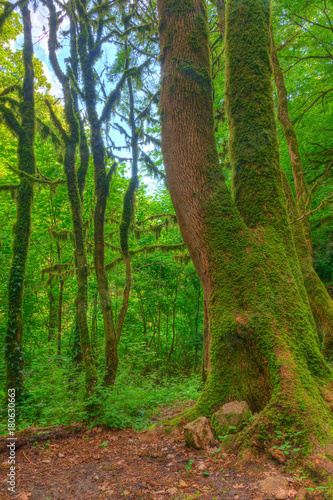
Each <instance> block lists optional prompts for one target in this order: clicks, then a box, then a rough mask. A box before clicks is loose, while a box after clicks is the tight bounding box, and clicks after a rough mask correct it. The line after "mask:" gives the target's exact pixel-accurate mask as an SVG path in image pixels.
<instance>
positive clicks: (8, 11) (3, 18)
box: [0, 0, 26, 34]
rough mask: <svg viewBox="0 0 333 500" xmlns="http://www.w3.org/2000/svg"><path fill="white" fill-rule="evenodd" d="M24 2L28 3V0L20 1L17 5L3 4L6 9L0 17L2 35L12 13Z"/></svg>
mask: <svg viewBox="0 0 333 500" xmlns="http://www.w3.org/2000/svg"><path fill="white" fill-rule="evenodd" d="M24 2H26V0H19V1H18V2H16V3H10V2H1V4H2V5H4V6H5V8H4V11H3V13H2V14H1V15H0V34H1V32H2V28H3V25H4V24H5V22H6V20H7V19H8V18H9V16H10V15H11V13H12V12H13V11H14V10H15V9H16V7H18V6H19V5H21V4H22V3H24Z"/></svg>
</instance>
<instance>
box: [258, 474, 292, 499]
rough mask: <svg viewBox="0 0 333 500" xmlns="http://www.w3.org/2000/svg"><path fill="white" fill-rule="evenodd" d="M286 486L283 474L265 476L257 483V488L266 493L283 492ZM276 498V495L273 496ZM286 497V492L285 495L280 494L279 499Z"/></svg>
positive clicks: (286, 482)
mask: <svg viewBox="0 0 333 500" xmlns="http://www.w3.org/2000/svg"><path fill="white" fill-rule="evenodd" d="M287 486H288V479H286V478H285V477H283V476H272V477H267V478H266V479H264V480H263V481H259V483H258V488H259V490H260V491H263V492H264V493H268V494H270V495H274V496H275V495H276V494H280V495H282V494H283V491H287V490H286V488H287ZM275 498H276V497H275ZM284 498H288V492H287V496H285V497H283V496H280V497H279V499H282V500H283V499H284Z"/></svg>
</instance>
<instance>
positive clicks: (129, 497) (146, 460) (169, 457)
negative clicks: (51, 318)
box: [0, 410, 323, 500]
mask: <svg viewBox="0 0 333 500" xmlns="http://www.w3.org/2000/svg"><path fill="white" fill-rule="evenodd" d="M162 414H163V416H165V415H166V414H167V410H166V411H164V412H163V411H162ZM16 458H17V469H16V471H17V483H16V493H15V494H12V493H8V492H7V491H6V489H7V485H6V483H5V482H4V478H5V477H6V474H7V473H8V470H7V469H8V463H7V457H5V453H2V454H1V455H0V462H1V468H0V471H1V475H2V480H1V485H0V500H7V499H13V498H15V499H17V500H51V499H52V500H53V499H57V500H88V499H89V500H95V499H96V500H97V499H98V500H192V499H193V500H194V499H200V500H220V499H221V500H222V499H223V500H229V499H230V500H231V499H233V500H250V499H251V500H252V499H253V500H254V499H256V500H274V499H277V498H281V499H286V498H296V497H297V496H298V495H299V498H311V499H316V500H317V499H318V500H319V499H321V498H323V497H322V496H320V493H319V492H316V491H313V492H311V491H309V490H306V489H305V488H306V487H309V488H310V489H311V487H312V488H313V489H315V486H314V485H313V484H311V482H310V481H309V480H307V479H305V478H304V474H303V471H301V470H300V471H298V472H297V473H295V472H294V473H291V472H290V471H288V469H287V468H285V467H282V466H281V465H280V464H278V463H277V462H274V461H273V460H269V459H267V458H264V457H261V458H256V457H255V456H254V455H253V454H250V455H249V456H247V457H245V458H244V457H243V460H242V461H240V460H239V459H237V457H235V456H234V455H228V454H226V453H221V452H220V451H218V448H216V447H215V448H210V449H208V450H205V451H202V450H194V449H191V448H188V447H187V446H186V444H185V439H184V434H183V433H182V430H181V429H179V430H175V431H173V432H171V433H170V434H166V433H165V431H163V429H161V428H159V429H155V430H152V431H141V432H134V431H133V430H110V429H106V428H101V427H94V428H93V429H91V430H89V429H87V428H83V427H81V430H80V431H79V432H78V433H75V434H73V435H71V436H68V437H63V438H58V439H52V438H51V439H50V440H48V441H47V442H46V443H44V442H39V443H34V444H33V443H31V444H29V445H26V446H22V447H21V448H19V449H18V450H17V452H16ZM281 476H283V478H284V481H285V482H286V481H288V485H287V486H285V489H284V494H283V493H282V496H281V495H280V496H279V495H278V494H277V495H275V494H267V493H263V492H262V491H260V481H262V480H265V479H266V480H267V478H271V477H275V478H277V479H279V478H281ZM300 490H302V491H300ZM286 491H287V496H286ZM305 494H306V496H302V495H305ZM283 495H284V496H283Z"/></svg>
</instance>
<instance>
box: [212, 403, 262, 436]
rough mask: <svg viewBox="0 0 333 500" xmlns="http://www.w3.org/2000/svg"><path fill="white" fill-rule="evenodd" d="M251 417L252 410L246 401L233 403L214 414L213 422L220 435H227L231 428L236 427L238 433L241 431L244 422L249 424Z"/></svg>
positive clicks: (227, 404)
mask: <svg viewBox="0 0 333 500" xmlns="http://www.w3.org/2000/svg"><path fill="white" fill-rule="evenodd" d="M251 415H252V413H251V410H250V408H249V406H248V404H247V403H246V402H245V401H241V402H239V401H232V402H231V403H226V404H225V405H223V406H222V408H221V409H220V410H219V411H217V412H216V413H214V415H213V418H212V422H213V426H214V427H215V428H217V429H218V430H219V432H220V434H221V435H225V434H227V433H228V431H229V427H230V426H232V427H235V428H236V430H237V431H238V430H240V429H241V427H242V424H243V422H247V421H248V420H249V418H250V417H251Z"/></svg>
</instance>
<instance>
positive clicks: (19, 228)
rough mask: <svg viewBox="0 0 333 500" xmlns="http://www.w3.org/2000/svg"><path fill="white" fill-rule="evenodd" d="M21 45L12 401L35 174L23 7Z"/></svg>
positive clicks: (9, 348)
mask: <svg viewBox="0 0 333 500" xmlns="http://www.w3.org/2000/svg"><path fill="white" fill-rule="evenodd" d="M21 13H22V21H23V32H24V44H23V64H24V80H23V88H22V96H21V103H20V110H19V113H20V123H18V122H17V123H16V119H15V117H14V116H13V119H14V120H15V123H16V125H15V129H16V130H15V131H16V134H17V137H18V148H17V159H18V170H19V171H20V172H22V176H21V178H20V185H19V188H18V189H17V197H16V220H15V226H14V231H13V233H14V239H13V246H12V262H11V266H10V273H9V281H8V298H9V302H8V324H7V333H6V351H5V357H6V367H7V388H14V389H16V398H17V400H19V399H20V397H21V396H22V393H23V352H22V334H23V318H22V307H23V289H24V276H25V270H26V262H27V258H28V251H29V242H30V232H31V207H32V202H33V182H31V180H29V179H28V178H27V177H26V176H24V173H25V174H28V175H33V174H35V171H36V161H35V152H34V143H35V101H34V69H33V44H32V36H31V20H30V11H29V9H28V6H27V4H24V5H23V6H22V7H21Z"/></svg>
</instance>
